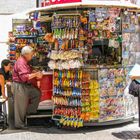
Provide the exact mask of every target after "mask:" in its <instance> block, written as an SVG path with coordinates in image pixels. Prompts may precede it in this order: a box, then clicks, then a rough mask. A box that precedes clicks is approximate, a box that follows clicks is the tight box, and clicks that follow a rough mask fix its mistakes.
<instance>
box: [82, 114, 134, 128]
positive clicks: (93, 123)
mask: <svg viewBox="0 0 140 140" xmlns="http://www.w3.org/2000/svg"><path fill="white" fill-rule="evenodd" d="M132 121H134V117H133V116H132V117H126V118H122V119H117V120H112V121H105V122H84V126H108V125H109V126H110V125H117V124H122V123H127V122H132Z"/></svg>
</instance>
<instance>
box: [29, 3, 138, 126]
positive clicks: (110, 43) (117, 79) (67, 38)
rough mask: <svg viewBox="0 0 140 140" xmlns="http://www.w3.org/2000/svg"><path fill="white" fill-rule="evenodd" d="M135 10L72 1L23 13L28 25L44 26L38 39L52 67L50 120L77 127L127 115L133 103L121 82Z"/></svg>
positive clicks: (130, 56)
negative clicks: (27, 16)
mask: <svg viewBox="0 0 140 140" xmlns="http://www.w3.org/2000/svg"><path fill="white" fill-rule="evenodd" d="M136 9H137V6H136V5H133V4H132V5H131V4H121V5H119V4H118V3H117V4H112V3H111V4H109V3H107V4H104V5H103V4H101V3H100V4H99V3H96V4H95V2H94V3H87V4H86V3H79V2H78V3H74V4H66V5H64V4H60V5H59V4H58V5H51V6H47V7H43V8H37V9H35V10H32V11H31V12H30V13H29V14H30V19H31V20H32V23H33V27H34V28H33V29H35V31H37V32H40V31H42V29H43V30H44V32H43V33H44V34H45V35H42V36H41V39H40V38H39V40H40V41H41V42H43V46H44V47H45V48H47V50H48V53H47V55H45V54H44V53H43V56H47V57H45V59H44V60H46V62H47V64H48V67H49V69H51V70H52V71H53V81H52V84H53V96H52V99H53V114H52V119H53V120H55V121H56V122H57V125H59V126H62V127H74V128H79V127H83V126H97V125H110V124H117V123H123V122H127V121H132V120H133V117H134V115H135V114H136V108H137V105H136V102H135V99H134V98H133V97H131V96H130V95H129V94H128V90H127V89H128V88H127V87H128V85H129V77H128V73H129V71H130V69H131V67H132V66H133V65H134V64H135V63H136V62H137V60H139V58H138V57H139V55H138V54H139V53H140V50H139V47H138V45H139V34H138V33H137V27H138V21H137V19H138V18H137V13H136ZM39 46H40V45H38V44H37V45H36V46H35V48H36V50H37V52H38V50H40V47H39ZM42 52H45V51H44V50H43V51H42ZM34 62H36V60H35V61H34ZM37 64H40V62H38V63H37ZM46 87H47V84H46Z"/></svg>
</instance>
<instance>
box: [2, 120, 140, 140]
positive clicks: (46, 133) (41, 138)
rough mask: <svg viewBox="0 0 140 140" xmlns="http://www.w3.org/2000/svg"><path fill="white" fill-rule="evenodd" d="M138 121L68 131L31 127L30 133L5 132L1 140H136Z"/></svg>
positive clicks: (139, 129)
mask: <svg viewBox="0 0 140 140" xmlns="http://www.w3.org/2000/svg"><path fill="white" fill-rule="evenodd" d="M139 132H140V128H139V127H138V123H137V121H135V122H133V123H126V124H121V125H115V126H101V127H94V126H93V127H84V128H82V129H78V130H77V129H76V130H68V129H58V128H56V127H51V128H45V127H30V128H29V130H28V131H21V130H18V131H17V130H5V131H4V132H2V134H1V135H0V140H136V135H137V133H139Z"/></svg>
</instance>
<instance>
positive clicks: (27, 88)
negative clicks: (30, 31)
mask: <svg viewBox="0 0 140 140" xmlns="http://www.w3.org/2000/svg"><path fill="white" fill-rule="evenodd" d="M33 54H34V50H33V48H32V47H30V46H25V47H23V49H22V51H21V57H20V58H19V59H18V60H17V61H16V63H15V65H14V70H13V89H14V90H13V93H14V111H15V127H16V128H18V129H25V128H26V127H25V126H24V120H25V117H26V114H36V113H37V108H38V104H39V101H40V95H41V94H40V90H39V89H38V88H37V87H35V86H33V84H32V80H33V79H35V80H36V79H41V78H42V73H41V72H33V71H32V70H31V67H30V65H29V64H28V62H30V61H31V59H32V57H33ZM29 100H30V102H29Z"/></svg>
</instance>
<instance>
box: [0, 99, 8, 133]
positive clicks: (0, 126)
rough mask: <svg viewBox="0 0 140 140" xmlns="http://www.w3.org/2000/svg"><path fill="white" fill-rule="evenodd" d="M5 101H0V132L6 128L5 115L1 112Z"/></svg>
mask: <svg viewBox="0 0 140 140" xmlns="http://www.w3.org/2000/svg"><path fill="white" fill-rule="evenodd" d="M4 104H5V100H3V99H1V100H0V132H1V131H3V130H5V129H7V128H8V123H7V115H6V114H5V113H4V112H3V109H2V108H3V105H4Z"/></svg>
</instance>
